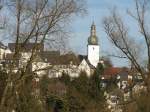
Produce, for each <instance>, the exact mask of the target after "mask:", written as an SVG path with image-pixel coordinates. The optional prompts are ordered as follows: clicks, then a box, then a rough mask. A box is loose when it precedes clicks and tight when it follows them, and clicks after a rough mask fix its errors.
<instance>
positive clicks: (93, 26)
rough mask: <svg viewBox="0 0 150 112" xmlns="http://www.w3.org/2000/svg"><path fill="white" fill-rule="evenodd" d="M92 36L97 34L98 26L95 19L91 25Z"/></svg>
mask: <svg viewBox="0 0 150 112" xmlns="http://www.w3.org/2000/svg"><path fill="white" fill-rule="evenodd" d="M91 36H96V26H95V24H94V21H93V23H92V26H91Z"/></svg>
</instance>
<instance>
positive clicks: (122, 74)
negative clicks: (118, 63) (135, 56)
mask: <svg viewBox="0 0 150 112" xmlns="http://www.w3.org/2000/svg"><path fill="white" fill-rule="evenodd" d="M128 74H129V70H128V69H125V68H122V70H121V71H120V72H119V73H118V75H119V76H120V80H128Z"/></svg>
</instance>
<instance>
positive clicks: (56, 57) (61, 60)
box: [41, 51, 78, 65]
mask: <svg viewBox="0 0 150 112" xmlns="http://www.w3.org/2000/svg"><path fill="white" fill-rule="evenodd" d="M41 57H42V59H43V60H45V61H47V62H48V63H51V64H52V65H68V64H70V63H71V62H72V64H74V65H78V58H77V56H76V55H75V54H63V55H61V54H60V52H59V51H44V52H42V53H41Z"/></svg>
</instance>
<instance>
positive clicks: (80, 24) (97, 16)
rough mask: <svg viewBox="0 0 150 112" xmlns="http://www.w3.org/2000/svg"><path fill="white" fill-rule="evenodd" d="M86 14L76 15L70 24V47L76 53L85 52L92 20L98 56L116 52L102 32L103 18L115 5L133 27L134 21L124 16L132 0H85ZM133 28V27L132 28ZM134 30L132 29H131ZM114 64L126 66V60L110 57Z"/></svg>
mask: <svg viewBox="0 0 150 112" xmlns="http://www.w3.org/2000/svg"><path fill="white" fill-rule="evenodd" d="M86 1H87V11H88V14H87V15H86V16H84V17H76V18H75V20H74V22H73V24H72V31H73V35H72V38H70V40H69V41H70V48H71V49H72V50H73V51H74V52H75V53H77V54H84V55H86V54H87V39H88V37H89V36H90V27H91V24H92V22H93V21H94V23H95V25H96V30H97V36H98V39H99V45H100V56H108V55H111V54H114V53H116V50H117V49H116V48H115V47H114V46H113V44H111V43H110V41H109V39H108V38H107V35H106V34H105V32H104V29H103V25H102V21H103V18H104V17H106V16H108V15H109V14H110V10H111V9H113V8H114V7H117V10H118V11H119V12H120V14H121V15H122V17H123V18H124V20H125V21H127V23H128V25H129V26H131V27H132V28H133V26H134V22H132V21H131V22H130V18H129V17H127V16H126V10H127V9H130V10H132V9H133V7H134V2H133V1H134V0H86ZM133 29H134V28H133ZM133 32H134V31H133ZM110 58H111V61H112V63H113V65H114V66H128V65H129V64H128V60H126V59H118V58H114V57H110Z"/></svg>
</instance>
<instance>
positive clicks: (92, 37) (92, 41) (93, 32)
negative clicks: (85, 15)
mask: <svg viewBox="0 0 150 112" xmlns="http://www.w3.org/2000/svg"><path fill="white" fill-rule="evenodd" d="M88 44H89V45H97V44H98V39H97V36H96V26H95V24H94V22H93V23H92V26H91V35H90V37H89V38H88Z"/></svg>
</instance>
